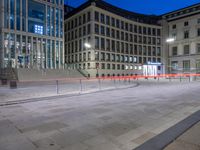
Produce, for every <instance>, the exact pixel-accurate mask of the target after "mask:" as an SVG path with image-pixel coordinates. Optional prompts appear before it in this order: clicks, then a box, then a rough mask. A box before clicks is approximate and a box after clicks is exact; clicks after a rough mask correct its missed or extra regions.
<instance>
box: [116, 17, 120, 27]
mask: <svg viewBox="0 0 200 150" xmlns="http://www.w3.org/2000/svg"><path fill="white" fill-rule="evenodd" d="M116 27H117V28H119V27H120V26H119V20H118V19H117V20H116Z"/></svg>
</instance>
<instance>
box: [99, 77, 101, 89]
mask: <svg viewBox="0 0 200 150" xmlns="http://www.w3.org/2000/svg"><path fill="white" fill-rule="evenodd" d="M99 90H101V81H100V79H99Z"/></svg>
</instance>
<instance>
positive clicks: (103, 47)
mask: <svg viewBox="0 0 200 150" xmlns="http://www.w3.org/2000/svg"><path fill="white" fill-rule="evenodd" d="M101 49H102V50H105V39H104V38H101Z"/></svg>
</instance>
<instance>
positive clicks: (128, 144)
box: [0, 81, 200, 150]
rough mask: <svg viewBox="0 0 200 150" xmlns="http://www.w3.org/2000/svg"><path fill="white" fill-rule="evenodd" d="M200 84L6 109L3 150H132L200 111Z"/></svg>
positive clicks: (0, 127)
mask: <svg viewBox="0 0 200 150" xmlns="http://www.w3.org/2000/svg"><path fill="white" fill-rule="evenodd" d="M199 91H200V82H190V83H189V82H182V83H179V82H152V81H147V82H139V86H136V87H133V88H125V89H116V90H112V91H102V92H94V93H89V94H83V95H77V96H66V97H65V96H61V97H52V98H51V97H49V98H48V99H45V100H42V98H41V101H37V102H28V103H21V104H17V105H8V106H1V107H0V150H132V149H134V148H136V147H137V146H139V145H141V144H142V143H144V142H145V141H147V140H149V139H151V138H152V137H155V136H156V135H158V134H159V133H161V132H163V131H164V130H166V129H168V128H169V127H171V126H173V125H174V124H176V123H178V122H179V121H181V120H183V119H184V118H186V117H188V116H190V115H191V114H192V113H194V112H196V111H198V110H200V99H199V97H200V92H199Z"/></svg>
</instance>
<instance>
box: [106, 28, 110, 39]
mask: <svg viewBox="0 0 200 150" xmlns="http://www.w3.org/2000/svg"><path fill="white" fill-rule="evenodd" d="M106 36H108V37H110V28H108V27H107V28H106Z"/></svg>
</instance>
